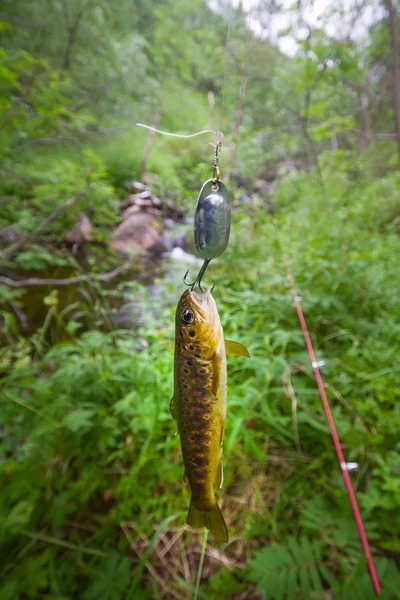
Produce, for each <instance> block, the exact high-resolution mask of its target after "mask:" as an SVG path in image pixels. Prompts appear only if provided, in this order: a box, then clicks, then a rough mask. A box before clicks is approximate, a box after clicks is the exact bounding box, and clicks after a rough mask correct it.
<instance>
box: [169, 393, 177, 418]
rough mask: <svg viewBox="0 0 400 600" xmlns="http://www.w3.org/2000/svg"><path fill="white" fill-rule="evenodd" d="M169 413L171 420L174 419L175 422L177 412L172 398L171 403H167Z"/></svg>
mask: <svg viewBox="0 0 400 600" xmlns="http://www.w3.org/2000/svg"><path fill="white" fill-rule="evenodd" d="M169 412H170V413H171V416H172V418H173V419H175V421H176V420H177V418H178V411H177V410H176V405H175V398H174V396H172V398H171V402H170V403H169Z"/></svg>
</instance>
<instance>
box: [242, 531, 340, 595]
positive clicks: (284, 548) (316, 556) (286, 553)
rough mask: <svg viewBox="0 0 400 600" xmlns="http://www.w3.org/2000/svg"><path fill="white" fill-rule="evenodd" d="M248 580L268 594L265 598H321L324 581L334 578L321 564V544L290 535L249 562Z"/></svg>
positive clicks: (330, 580) (330, 583)
mask: <svg viewBox="0 0 400 600" xmlns="http://www.w3.org/2000/svg"><path fill="white" fill-rule="evenodd" d="M249 579H251V580H252V581H255V582H256V584H257V588H258V589H259V590H260V591H262V592H264V593H265V597H266V600H269V599H270V600H295V599H296V598H299V597H301V598H312V597H316V598H321V597H322V595H323V587H324V584H328V585H329V586H331V585H332V581H333V578H332V577H331V575H330V574H329V572H328V570H327V569H326V567H324V565H323V564H322V546H321V544H320V542H318V541H315V540H314V541H310V540H309V539H308V538H306V537H301V538H300V539H299V540H296V539H294V538H288V539H287V541H286V545H283V544H273V545H272V546H270V547H269V548H264V549H263V550H261V551H260V552H257V553H256V555H255V558H254V560H252V561H251V562H250V563H249Z"/></svg>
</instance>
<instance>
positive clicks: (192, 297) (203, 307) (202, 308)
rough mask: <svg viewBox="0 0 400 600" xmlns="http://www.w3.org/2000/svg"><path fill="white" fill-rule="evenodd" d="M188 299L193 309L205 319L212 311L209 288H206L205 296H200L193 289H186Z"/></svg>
mask: <svg viewBox="0 0 400 600" xmlns="http://www.w3.org/2000/svg"><path fill="white" fill-rule="evenodd" d="M184 295H185V296H186V301H187V304H188V305H189V306H191V308H193V310H195V311H196V312H197V313H198V314H200V316H201V317H202V318H203V319H205V318H206V317H207V315H208V314H209V311H210V298H211V293H210V290H209V289H208V288H204V292H203V297H202V298H200V296H198V295H197V294H196V292H194V291H193V290H186V292H185V294H184Z"/></svg>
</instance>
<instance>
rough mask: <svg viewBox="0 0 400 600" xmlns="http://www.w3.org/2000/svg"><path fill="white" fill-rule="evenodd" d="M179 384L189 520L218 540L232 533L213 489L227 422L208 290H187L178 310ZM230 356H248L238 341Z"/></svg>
mask: <svg viewBox="0 0 400 600" xmlns="http://www.w3.org/2000/svg"><path fill="white" fill-rule="evenodd" d="M175 334H176V337H175V373H174V375H175V382H174V397H173V398H172V400H171V407H170V408H171V414H172V416H173V417H174V419H176V421H177V424H178V429H179V434H180V440H181V447H182V455H183V462H184V466H185V480H186V481H187V482H188V483H189V485H190V489H191V492H192V497H191V502H190V508H189V514H188V518H187V522H188V524H189V525H191V526H192V527H207V528H208V529H209V530H210V531H211V532H212V533H213V534H214V535H215V537H216V539H217V540H218V541H221V542H227V541H228V530H227V527H226V524H225V521H224V519H223V516H222V514H221V511H220V509H219V507H218V504H217V500H216V497H215V492H214V489H215V488H219V487H221V484H222V444H223V439H224V428H225V418H226V387H227V377H226V352H225V342H224V336H223V331H222V326H221V322H220V319H219V315H218V310H217V307H216V304H215V301H214V298H213V297H212V295H211V293H210V291H209V290H207V289H206V290H205V292H204V296H203V298H202V299H201V298H200V297H199V296H198V295H197V294H196V293H195V292H193V291H192V290H186V291H185V292H184V293H183V295H182V297H181V299H180V301H179V303H178V307H177V310H176V331H175ZM226 344H227V348H228V349H230V352H229V353H230V354H237V355H239V354H241V355H243V356H249V354H248V351H247V350H246V349H245V348H244V346H242V345H241V344H238V343H236V342H226Z"/></svg>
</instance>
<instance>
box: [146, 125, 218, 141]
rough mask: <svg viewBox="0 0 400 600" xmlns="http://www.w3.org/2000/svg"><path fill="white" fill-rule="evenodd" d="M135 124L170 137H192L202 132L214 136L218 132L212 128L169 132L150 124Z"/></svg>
mask: <svg viewBox="0 0 400 600" xmlns="http://www.w3.org/2000/svg"><path fill="white" fill-rule="evenodd" d="M136 125H137V126H138V127H144V128H145V129H150V131H155V132H156V133H161V134H162V135H168V136H170V137H177V138H193V137H196V136H197V135H203V134H204V133H213V134H214V135H216V136H217V135H218V132H217V131H214V130H213V129H203V130H202V131H196V133H189V134H183V133H171V132H170V131H162V130H161V129H156V128H155V127H151V125H144V123H136Z"/></svg>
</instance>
